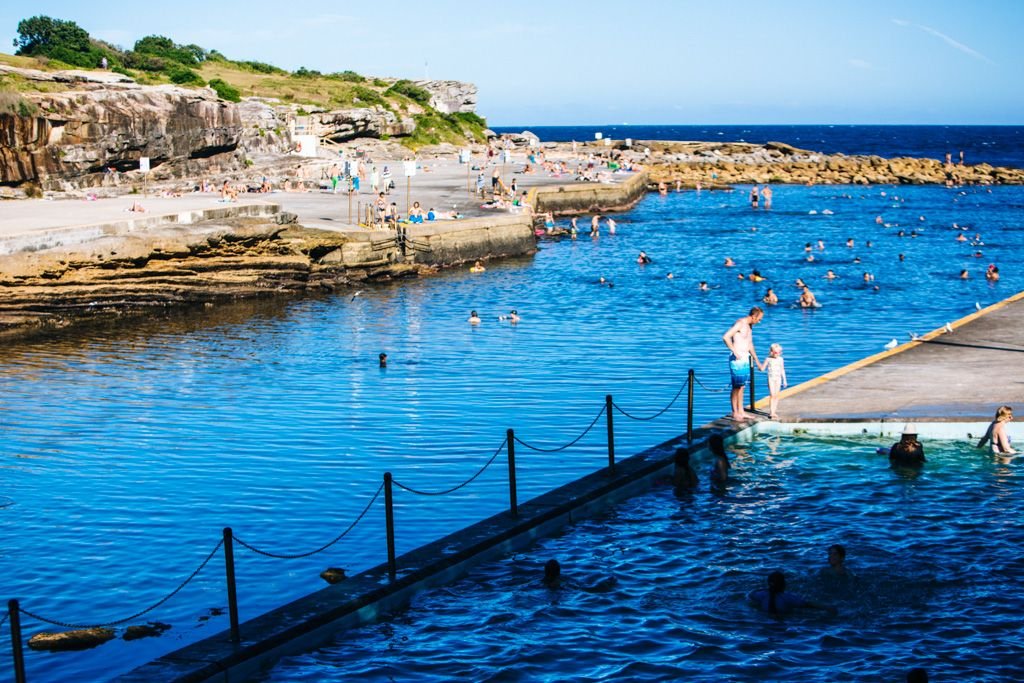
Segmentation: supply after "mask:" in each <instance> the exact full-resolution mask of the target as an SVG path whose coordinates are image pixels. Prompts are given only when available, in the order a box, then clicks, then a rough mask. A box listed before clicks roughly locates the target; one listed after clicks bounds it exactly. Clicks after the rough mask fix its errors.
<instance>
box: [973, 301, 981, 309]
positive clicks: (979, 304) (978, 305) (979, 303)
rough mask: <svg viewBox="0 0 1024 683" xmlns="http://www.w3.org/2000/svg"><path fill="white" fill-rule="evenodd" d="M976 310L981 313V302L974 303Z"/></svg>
mask: <svg viewBox="0 0 1024 683" xmlns="http://www.w3.org/2000/svg"><path fill="white" fill-rule="evenodd" d="M974 308H975V309H977V310H979V311H980V310H981V302H980V301H975V302H974Z"/></svg>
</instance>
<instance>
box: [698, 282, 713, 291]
mask: <svg viewBox="0 0 1024 683" xmlns="http://www.w3.org/2000/svg"><path fill="white" fill-rule="evenodd" d="M697 289H699V290H700V291H702V292H706V291H708V290H709V289H710V287H708V283H706V282H704V281H703V280H701V281H700V284H699V285H697Z"/></svg>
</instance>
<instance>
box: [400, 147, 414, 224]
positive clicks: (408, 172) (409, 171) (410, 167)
mask: <svg viewBox="0 0 1024 683" xmlns="http://www.w3.org/2000/svg"><path fill="white" fill-rule="evenodd" d="M402 168H403V169H404V170H405V212H406V213H407V214H408V213H409V209H411V208H412V204H411V203H410V202H409V198H410V194H411V192H412V189H411V186H412V177H413V176H414V175H416V160H415V159H412V160H410V159H406V160H405V161H403V162H402Z"/></svg>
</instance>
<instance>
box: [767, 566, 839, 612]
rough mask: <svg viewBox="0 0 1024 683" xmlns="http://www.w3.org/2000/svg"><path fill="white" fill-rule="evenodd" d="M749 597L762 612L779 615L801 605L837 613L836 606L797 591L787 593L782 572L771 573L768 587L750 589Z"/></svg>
mask: <svg viewBox="0 0 1024 683" xmlns="http://www.w3.org/2000/svg"><path fill="white" fill-rule="evenodd" d="M747 599H748V600H750V602H752V603H754V606H755V607H757V608H758V609H759V610H761V611H762V612H767V613H768V614H774V615H777V616H781V615H783V614H787V613H789V612H792V611H793V610H794V609H797V608H800V607H806V608H808V609H820V610H825V611H826V612H828V613H829V614H833V615H834V614H835V613H836V608H835V607H832V606H831V605H821V604H818V603H815V602H811V601H810V600H807V599H806V598H804V597H803V596H801V595H798V594H797V593H787V592H786V575H785V574H783V573H782V572H772V573H771V574H769V575H768V588H767V589H764V588H762V589H761V590H755V591H750V593H748V594H747Z"/></svg>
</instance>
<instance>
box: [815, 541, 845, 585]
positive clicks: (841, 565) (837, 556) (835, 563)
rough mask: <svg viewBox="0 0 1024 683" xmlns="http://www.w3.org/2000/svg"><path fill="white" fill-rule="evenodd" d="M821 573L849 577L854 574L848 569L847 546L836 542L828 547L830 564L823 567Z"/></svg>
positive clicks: (836, 576) (832, 576) (834, 576)
mask: <svg viewBox="0 0 1024 683" xmlns="http://www.w3.org/2000/svg"><path fill="white" fill-rule="evenodd" d="M821 575H822V576H826V577H829V578H838V577H843V578H849V577H850V576H852V574H850V572H849V571H848V570H847V569H846V548H845V547H843V546H841V545H839V544H838V543H836V544H835V545H830V546H829V547H828V566H827V567H824V568H822V570H821Z"/></svg>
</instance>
